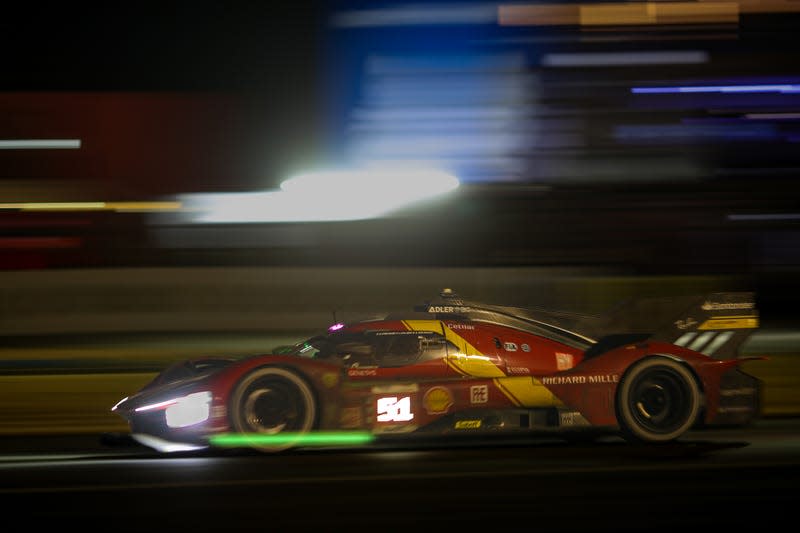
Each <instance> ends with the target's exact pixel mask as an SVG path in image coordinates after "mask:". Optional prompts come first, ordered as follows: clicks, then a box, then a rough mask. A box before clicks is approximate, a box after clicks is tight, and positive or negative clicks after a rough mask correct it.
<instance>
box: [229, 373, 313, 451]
mask: <svg viewBox="0 0 800 533" xmlns="http://www.w3.org/2000/svg"><path fill="white" fill-rule="evenodd" d="M317 411H318V408H317V400H316V397H315V394H314V390H313V389H312V388H311V385H309V383H308V382H307V381H306V380H305V379H304V378H303V377H302V376H300V375H299V374H297V373H296V372H293V371H291V370H288V369H286V368H281V367H274V366H269V367H261V368H257V369H256V370H253V371H252V372H250V373H249V374H247V375H246V376H245V377H244V378H242V380H241V381H240V382H239V383H237V385H236V387H235V388H234V391H233V394H232V395H231V398H230V402H229V412H230V420H231V426H232V428H233V430H234V431H235V432H236V433H240V434H243V435H244V436H245V437H247V436H251V437H252V441H251V442H248V439H247V438H245V442H246V443H247V447H249V448H251V449H254V450H257V451H261V452H267V453H275V452H279V451H283V450H286V449H289V448H292V447H295V446H296V444H297V442H299V440H300V438H301V437H302V435H303V434H305V433H308V432H310V431H311V430H313V429H314V428H315V426H316V423H317ZM279 434H287V435H289V436H291V435H294V436H297V438H296V439H291V438H290V439H288V440H284V441H282V442H277V443H265V442H263V439H261V440H260V439H259V437H264V436H268V435H279Z"/></svg>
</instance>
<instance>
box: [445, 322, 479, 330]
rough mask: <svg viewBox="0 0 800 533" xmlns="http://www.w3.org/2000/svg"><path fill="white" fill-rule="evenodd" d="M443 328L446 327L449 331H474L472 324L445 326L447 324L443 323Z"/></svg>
mask: <svg viewBox="0 0 800 533" xmlns="http://www.w3.org/2000/svg"><path fill="white" fill-rule="evenodd" d="M445 326H447V327H448V328H450V329H475V326H473V325H472V324H447V323H445Z"/></svg>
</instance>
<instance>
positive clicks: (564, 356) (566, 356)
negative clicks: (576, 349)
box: [556, 352, 575, 370]
mask: <svg viewBox="0 0 800 533" xmlns="http://www.w3.org/2000/svg"><path fill="white" fill-rule="evenodd" d="M573 366H575V363H574V360H573V358H572V354H571V353H564V352H556V368H557V369H559V370H569V369H570V368H572V367H573Z"/></svg>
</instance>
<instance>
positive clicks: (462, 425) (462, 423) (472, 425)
mask: <svg viewBox="0 0 800 533" xmlns="http://www.w3.org/2000/svg"><path fill="white" fill-rule="evenodd" d="M480 427H481V421H480V420H456V424H455V428H456V429H478V428H480Z"/></svg>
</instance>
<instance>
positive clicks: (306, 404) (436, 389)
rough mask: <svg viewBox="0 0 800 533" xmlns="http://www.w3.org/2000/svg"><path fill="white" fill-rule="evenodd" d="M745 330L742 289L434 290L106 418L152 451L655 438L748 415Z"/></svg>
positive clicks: (196, 363) (749, 311)
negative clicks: (580, 298)
mask: <svg viewBox="0 0 800 533" xmlns="http://www.w3.org/2000/svg"><path fill="white" fill-rule="evenodd" d="M758 323H759V317H758V311H757V308H756V301H755V295H754V293H751V292H718V293H710V294H704V295H699V296H686V297H680V298H671V299H659V298H654V299H638V300H634V301H631V302H627V303H625V304H622V305H620V306H617V307H615V308H614V309H612V310H610V311H609V312H608V313H604V314H602V315H600V316H588V315H582V314H576V313H569V312H564V311H554V310H545V309H537V308H520V307H510V306H503V305H495V304H488V303H481V302H475V301H466V300H464V299H462V298H461V297H460V296H459V295H457V294H456V293H455V292H454V291H452V290H450V289H445V290H443V291H442V292H441V293H440V294H439V295H438V296H437V297H436V298H434V299H433V300H431V301H427V302H424V303H423V304H422V305H417V306H410V308H409V311H408V312H407V313H402V314H399V315H398V314H386V315H381V316H378V317H372V318H369V319H363V320H359V321H356V322H351V323H347V324H342V323H337V324H333V325H331V326H330V327H329V328H328V329H327V330H326V331H323V332H321V333H320V334H318V335H315V336H312V337H310V338H308V339H305V340H303V341H302V342H299V343H297V344H295V345H293V346H282V347H278V348H276V349H274V350H271V353H268V354H258V355H248V356H242V357H238V358H235V357H231V358H224V357H201V358H193V359H191V360H186V361H181V362H178V363H175V364H173V365H171V366H170V367H168V368H166V369H165V370H164V371H163V372H161V373H160V374H158V375H157V376H156V377H155V378H154V379H153V380H152V381H151V382H150V383H148V384H147V385H145V386H144V387H143V388H142V389H141V390H139V391H138V392H136V393H135V394H132V395H131V396H129V397H126V398H124V399H122V400H120V401H119V402H118V403H117V404H116V405H115V406H114V407H113V408H112V411H113V412H115V413H117V414H118V415H120V416H122V417H123V418H124V419H126V420H127V421H128V425H129V428H130V433H131V436H132V437H133V438H134V439H135V440H136V441H138V442H140V443H141V444H144V445H145V446H148V447H151V448H154V449H156V450H159V451H164V452H167V451H185V450H192V449H201V448H212V449H213V448H215V447H233V448H239V449H252V450H257V451H260V452H265V453H274V452H280V451H283V450H288V449H297V448H303V447H306V446H310V445H314V444H319V443H327V444H331V443H346V442H373V441H374V440H376V439H381V438H384V437H387V438H397V437H402V436H417V437H424V438H428V437H437V436H439V437H443V436H457V435H482V436H484V435H498V434H506V435H508V434H519V433H523V434H528V433H532V432H545V433H551V434H552V433H556V434H557V435H562V434H563V435H565V436H567V435H570V436H572V435H587V434H593V433H594V432H602V433H612V434H615V435H618V436H621V437H623V438H624V439H626V440H628V441H630V442H632V443H664V442H669V441H674V440H677V439H679V438H681V437H682V436H683V435H684V434H685V433H686V432H687V431H689V430H691V429H700V428H705V427H710V426H723V425H724V426H736V425H746V424H749V423H750V422H752V421H753V420H755V419H756V418H757V417H758V416H759V411H760V409H759V407H760V396H761V389H762V387H761V383H760V381H759V380H758V379H756V378H755V377H754V376H751V375H749V374H747V373H746V372H744V371H743V370H742V368H741V364H742V362H743V361H746V360H749V359H759V358H760V357H757V356H756V357H740V355H739V349H740V347H741V345H742V343H743V342H744V341H745V340H746V339H747V338H748V337H749V336H750V335H751V334H752V333H753V332H754V331H755V329H756V328H757V327H758ZM351 437H352V438H354V439H355V440H348V439H350V438H351ZM337 439H338V440H337ZM359 439H364V440H359Z"/></svg>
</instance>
